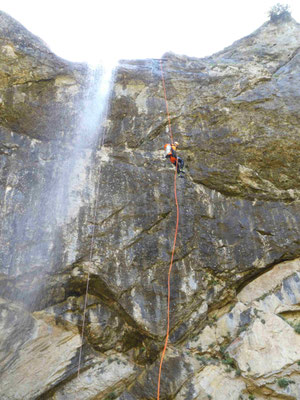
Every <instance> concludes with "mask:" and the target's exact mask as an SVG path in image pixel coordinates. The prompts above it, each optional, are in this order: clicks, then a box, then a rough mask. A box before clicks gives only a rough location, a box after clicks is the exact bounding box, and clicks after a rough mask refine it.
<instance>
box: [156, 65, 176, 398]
mask: <svg viewBox="0 0 300 400" xmlns="http://www.w3.org/2000/svg"><path fill="white" fill-rule="evenodd" d="M160 69H161V79H162V84H163V88H164V96H165V103H166V111H167V115H168V123H169V133H170V138H171V142H172V144H173V134H172V128H171V120H170V114H169V107H168V100H167V92H166V85H165V79H164V72H163V66H162V61H161V60H160ZM177 164H178V160H176V168H175V173H174V196H175V203H176V212H177V216H176V228H175V235H174V241H173V249H172V256H171V261H170V266H169V271H168V308H167V333H166V339H165V345H164V348H163V352H162V354H161V359H160V365H159V373H158V382H157V400H159V395H160V380H161V369H162V364H163V361H164V357H165V353H166V350H167V346H168V340H169V332H170V298H171V272H172V266H173V260H174V253H175V246H176V239H177V233H178V224H179V206H178V200H177V188H176V178H177Z"/></svg>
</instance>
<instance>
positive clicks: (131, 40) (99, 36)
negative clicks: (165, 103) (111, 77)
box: [0, 0, 300, 64]
mask: <svg viewBox="0 0 300 400" xmlns="http://www.w3.org/2000/svg"><path fill="white" fill-rule="evenodd" d="M277 2H278V1H276V0H275V1H274V0H181V1H177V0H151V1H150V0H80V1H79V0H51V1H49V0H0V10H2V11H5V12H6V13H8V14H10V15H11V16H12V17H13V18H15V19H16V20H18V21H19V22H20V23H21V24H23V25H24V26H25V27H26V28H27V29H28V30H30V31H31V32H32V33H34V34H35V35H37V36H39V37H40V38H41V39H43V41H44V42H46V43H47V44H48V46H49V47H50V49H51V50H52V51H53V52H54V53H56V54H57V55H58V56H60V57H62V58H65V59H67V60H70V61H79V62H88V63H90V64H97V63H99V62H115V61H117V60H119V59H136V58H160V57H161V56H162V55H163V54H164V53H165V52H168V51H172V52H174V53H177V54H185V55H188V56H192V57H205V56H209V55H211V54H213V53H215V52H217V51H219V50H222V49H223V48H224V47H226V46H229V45H230V44H232V43H233V42H234V41H235V40H238V39H241V38H242V37H244V36H246V35H249V34H250V33H252V32H253V31H254V30H255V29H257V28H258V27H259V26H261V25H262V24H263V23H264V22H266V21H267V20H268V18H269V17H268V11H269V10H270V8H271V7H272V6H273V5H274V4H276V3H277ZM282 3H283V4H289V6H290V11H291V13H292V16H293V18H294V19H296V21H298V22H300V1H299V0H287V1H284V0H283V1H282Z"/></svg>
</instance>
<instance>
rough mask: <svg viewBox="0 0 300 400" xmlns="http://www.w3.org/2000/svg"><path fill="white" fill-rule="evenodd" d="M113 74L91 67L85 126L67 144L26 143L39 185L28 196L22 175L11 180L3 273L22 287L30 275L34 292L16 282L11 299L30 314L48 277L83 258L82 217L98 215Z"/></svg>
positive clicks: (110, 70)
mask: <svg viewBox="0 0 300 400" xmlns="http://www.w3.org/2000/svg"><path fill="white" fill-rule="evenodd" d="M113 70H114V68H113V67H112V66H97V67H95V68H90V70H89V77H88V82H89V84H88V92H87V94H86V95H85V97H84V100H83V101H82V102H81V103H80V104H78V105H76V106H77V107H80V118H79V122H78V124H77V126H76V128H75V130H74V131H73V132H71V133H69V134H68V135H66V137H63V138H62V139H63V140H61V141H58V142H55V141H53V142H49V143H48V142H47V143H43V142H39V141H35V140H32V141H30V140H28V139H24V140H27V142H26V145H27V146H28V148H29V151H30V157H33V158H34V159H35V162H36V164H35V165H37V168H36V167H35V165H34V163H32V164H33V166H32V167H31V168H32V169H31V170H29V171H28V174H32V177H33V178H32V181H33V182H35V181H37V180H38V178H39V182H37V184H36V185H34V184H32V186H30V187H27V188H26V189H25V190H27V197H26V196H22V193H20V192H19V191H18V190H17V186H16V185H14V180H16V179H18V176H17V174H16V173H15V176H11V178H10V177H8V183H9V186H8V187H9V188H10V190H9V191H8V193H7V194H6V197H5V200H6V203H7V206H8V207H9V204H10V203H11V204H12V199H13V200H14V201H13V203H14V209H12V210H11V212H8V218H7V221H6V222H3V225H2V227H1V228H2V239H3V240H6V242H7V251H6V253H5V254H2V256H1V257H0V258H1V260H0V261H1V263H0V264H2V267H1V269H2V271H0V273H4V275H5V276H7V277H8V278H9V279H12V280H14V279H15V280H16V282H17V280H18V279H19V280H20V282H22V279H23V280H24V276H26V275H28V280H29V281H30V282H31V285H30V286H31V289H30V290H28V289H25V290H22V286H23V285H24V283H21V290H19V289H20V288H19V289H18V288H17V286H18V285H17V284H16V282H15V283H14V284H12V285H11V293H10V294H9V297H10V299H11V300H14V301H17V302H18V301H19V302H21V303H22V304H25V305H27V306H29V308H30V309H35V303H36V302H38V297H39V299H40V298H41V296H43V294H42V293H41V292H42V290H43V285H44V282H43V281H45V279H46V276H47V275H49V274H52V273H54V272H55V271H58V270H59V271H61V270H63V268H64V267H66V266H67V265H70V264H72V263H74V262H75V261H76V259H77V257H78V248H79V246H78V240H79V233H78V232H79V229H78V228H79V226H80V215H81V214H82V213H85V214H91V213H92V212H93V210H91V209H92V207H93V204H94V198H95V196H96V187H97V183H98V180H99V177H98V176H96V175H97V173H96V171H97V166H96V167H95V165H94V163H95V158H96V154H97V150H99V146H101V143H102V139H103V135H104V132H105V129H104V121H105V116H106V111H107V106H108V99H109V94H110V88H111V85H112V82H113ZM21 144H22V143H21ZM20 147H21V145H20ZM20 171H22V166H20ZM37 171H39V172H37ZM41 180H42V182H41ZM28 199H30V200H28ZM16 200H18V201H16ZM11 207H12V206H11ZM18 210H21V211H22V212H18ZM3 247H4V246H3ZM28 285H29V283H28ZM24 288H26V284H25V286H23V289H24ZM32 288H34V289H33V290H32ZM0 291H1V287H0Z"/></svg>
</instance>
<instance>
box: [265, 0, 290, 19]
mask: <svg viewBox="0 0 300 400" xmlns="http://www.w3.org/2000/svg"><path fill="white" fill-rule="evenodd" d="M269 17H270V20H271V21H272V22H279V21H288V20H290V19H291V13H290V11H289V5H288V4H285V5H284V4H280V3H277V4H275V5H274V6H273V7H272V8H271V10H270V11H269Z"/></svg>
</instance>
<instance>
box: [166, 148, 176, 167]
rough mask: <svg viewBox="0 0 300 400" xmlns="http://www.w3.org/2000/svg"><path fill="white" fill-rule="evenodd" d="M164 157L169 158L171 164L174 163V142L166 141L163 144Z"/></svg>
mask: <svg viewBox="0 0 300 400" xmlns="http://www.w3.org/2000/svg"><path fill="white" fill-rule="evenodd" d="M164 149H165V156H166V158H170V161H171V163H172V164H176V161H177V154H176V150H177V146H176V145H175V144H170V143H166V144H165V146H164Z"/></svg>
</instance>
